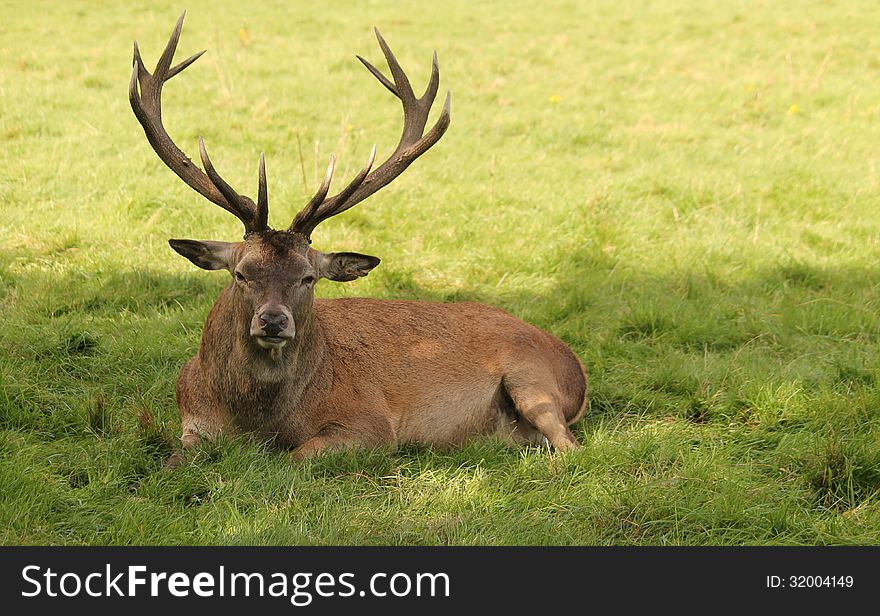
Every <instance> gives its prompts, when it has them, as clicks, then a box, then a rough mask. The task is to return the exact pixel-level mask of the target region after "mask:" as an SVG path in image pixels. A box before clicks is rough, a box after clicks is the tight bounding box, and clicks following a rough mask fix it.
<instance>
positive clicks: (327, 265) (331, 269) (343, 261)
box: [315, 250, 379, 282]
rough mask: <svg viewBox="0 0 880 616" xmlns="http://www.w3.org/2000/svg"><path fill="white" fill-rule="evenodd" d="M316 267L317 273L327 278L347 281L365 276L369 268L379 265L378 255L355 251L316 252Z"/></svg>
mask: <svg viewBox="0 0 880 616" xmlns="http://www.w3.org/2000/svg"><path fill="white" fill-rule="evenodd" d="M315 252H317V253H318V255H317V256H318V258H317V259H316V264H315V265H316V267H317V269H318V275H320V276H321V277H322V278H326V279H327V280H335V281H336V282H347V281H349V280H354V279H355V278H360V277H361V276H366V275H367V274H369V273H370V270H371V269H373V268H374V267H376V266H377V265H379V258H378V257H371V256H369V255H362V254H359V253H356V252H328V253H326V254H324V253H323V252H318V251H317V250H316V251H315Z"/></svg>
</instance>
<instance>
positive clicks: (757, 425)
mask: <svg viewBox="0 0 880 616" xmlns="http://www.w3.org/2000/svg"><path fill="white" fill-rule="evenodd" d="M552 262H553V264H554V267H553V270H552V271H549V272H547V277H548V278H549V279H550V281H551V282H550V284H547V285H544V286H543V287H542V288H541V290H540V291H533V290H530V289H524V288H516V287H505V286H504V285H499V286H487V285H484V286H480V287H475V288H473V289H467V290H463V289H443V288H436V287H432V286H428V285H425V284H422V283H421V282H420V280H419V276H418V275H416V274H414V273H413V272H412V271H407V270H402V269H397V268H394V267H393V266H391V267H389V266H388V265H387V264H386V265H383V269H382V270H377V272H376V273H375V274H373V278H374V280H375V279H378V283H379V287H378V290H377V291H376V292H374V293H373V296H375V297H379V298H384V299H390V298H394V299H411V300H421V301H437V302H450V301H477V302H483V303H487V304H491V305H494V306H498V307H501V308H503V309H506V310H508V311H509V312H511V313H513V314H516V315H517V316H520V317H521V318H524V319H525V320H527V321H529V322H531V323H534V324H536V325H538V326H540V327H543V328H545V329H547V330H549V331H551V332H553V333H554V334H556V335H558V336H559V337H561V338H562V339H563V340H565V341H566V342H567V343H568V344H569V345H571V346H572V348H573V349H574V350H575V351H576V352H577V353H578V354H579V356H580V357H581V358H582V360H583V361H584V364H585V365H586V367H587V370H588V373H589V375H590V380H591V394H590V398H591V405H592V406H591V410H592V412H591V414H590V415H588V416H587V417H586V418H585V419H584V420H583V421H582V422H581V424H580V425H579V426H578V427H577V434H578V438H579V439H580V440H582V441H589V440H590V438H591V435H592V434H593V433H594V432H595V431H596V430H597V429H599V428H600V427H607V426H618V427H620V426H628V428H627V429H629V428H633V429H635V427H637V426H643V425H645V423H646V422H657V421H661V422H662V421H674V422H684V423H685V424H687V425H690V426H694V427H696V428H699V429H704V430H708V431H709V436H708V437H707V438H709V439H710V440H711V439H719V442H722V441H723V438H725V437H723V434H724V433H725V430H727V431H728V432H730V431H732V432H733V433H734V434H735V435H741V434H751V435H752V436H750V437H749V438H750V439H751V440H749V438H744V441H743V442H746V443H750V445H749V446H750V447H753V448H755V449H756V450H760V449H761V448H762V447H765V448H767V449H770V448H772V447H773V446H777V447H779V446H782V443H783V440H784V438H783V437H791V438H792V439H795V440H796V439H797V438H798V436H797V435H798V434H802V433H807V434H811V435H814V436H815V438H814V439H813V441H814V442H813V443H812V444H806V445H805V444H799V445H798V446H797V447H796V448H792V450H791V456H792V457H793V459H794V460H795V465H794V466H795V467H797V468H798V469H799V471H798V472H800V473H802V474H803V476H804V477H805V480H806V482H807V483H808V484H809V486H810V487H811V489H812V490H813V492H814V494H815V495H816V498H817V501H818V502H819V503H821V504H822V505H823V506H828V507H834V508H838V509H844V510H845V509H849V508H853V507H856V506H857V504H858V503H859V502H862V501H864V500H865V499H867V498H871V497H872V496H874V495H876V494H877V492H878V490H880V474H878V473H877V472H876V471H874V470H871V469H876V468H878V467H880V459H878V458H877V455H876V454H875V453H873V452H875V451H876V450H875V449H874V448H872V447H870V446H869V444H870V442H872V439H876V424H877V408H878V402H880V394H878V393H877V391H876V378H877V360H878V358H880V310H878V308H880V306H878V303H880V291H878V284H877V282H876V281H878V280H880V276H878V274H880V271H878V270H875V269H873V268H837V269H831V268H820V267H816V266H812V265H809V264H804V263H787V264H782V265H779V266H778V267H774V268H770V269H765V270H761V271H755V272H751V273H742V272H741V271H738V273H735V274H730V275H727V276H722V275H718V274H714V273H711V272H695V271H674V272H664V273H653V272H646V271H640V270H636V269H632V268H626V267H622V266H620V264H619V263H617V262H616V261H614V260H613V259H611V258H609V257H608V256H607V255H605V254H604V253H602V252H601V251H598V252H597V251H594V250H590V249H575V250H569V251H565V252H560V254H559V255H558V258H556V259H553V260H552ZM0 281H2V285H3V295H2V296H0V301H3V302H4V304H5V308H6V309H7V313H8V314H9V318H8V319H7V320H6V322H5V323H4V324H3V325H2V326H0V337H2V341H3V343H4V347H5V348H6V349H7V350H5V351H2V352H0V361H2V364H0V368H2V372H0V377H2V379H3V381H2V385H3V397H2V399H0V406H2V415H0V426H2V427H3V428H5V429H11V430H15V431H17V432H20V433H27V432H33V433H34V434H36V435H39V436H38V437H37V438H40V439H52V438H63V437H69V436H76V435H80V436H81V437H83V438H98V439H100V438H126V439H127V440H126V442H129V443H137V444H136V445H135V446H137V447H138V448H141V449H143V451H144V453H145V456H146V459H147V460H148V462H147V463H146V466H144V465H143V464H141V465H140V466H139V467H138V469H136V470H137V472H134V471H132V472H133V476H134V477H135V478H134V479H133V480H132V485H135V486H137V485H139V482H140V481H141V480H142V479H143V477H145V476H147V475H148V474H149V473H151V472H155V471H156V470H158V469H159V468H161V465H160V462H161V458H162V457H163V456H166V455H167V454H168V453H169V452H170V449H171V448H172V446H173V443H174V437H173V436H170V435H172V434H173V433H175V430H176V425H177V424H176V423H175V422H176V421H177V420H176V419H170V418H176V409H174V408H173V396H172V394H171V391H173V382H174V380H175V378H176V372H177V370H178V369H179V367H180V366H181V365H182V364H183V363H184V361H185V360H186V359H187V358H188V357H189V355H190V354H191V352H192V350H193V342H194V341H195V340H197V338H198V332H199V331H200V329H201V324H202V322H203V321H204V318H205V316H206V315H207V311H208V308H209V306H210V304H211V302H212V301H213V298H214V297H215V296H216V294H217V293H219V290H220V288H221V287H222V284H223V282H224V281H221V279H220V277H219V276H211V275H210V274H204V273H202V272H191V273H185V274H167V273H163V272H157V271H151V270H143V269H135V270H128V271H118V272H112V273H110V274H108V275H105V276H103V277H98V278H96V279H91V280H84V279H83V278H82V276H73V275H71V276H59V275H54V274H49V273H45V272H37V271H27V270H26V271H24V272H21V271H17V272H15V273H12V271H11V269H10V268H9V267H4V268H2V271H0ZM20 299H21V300H22V301H19V300H20ZM181 322H183V323H184V324H185V326H186V328H187V330H188V331H189V334H188V338H186V339H185V340H183V341H182V339H181V333H180V324H181ZM134 331H139V332H140V334H139V335H138V336H137V337H136V338H135V337H134V334H133V333H132V332H134ZM130 336H131V338H129V337H130ZM130 339H131V340H133V341H135V342H128V340H130ZM144 358H147V359H148V361H143V360H144ZM120 366H122V367H128V368H127V369H128V372H127V373H126V372H125V370H121V369H120ZM110 380H112V381H113V382H112V383H111V382H109V381H110ZM102 381H103V382H102ZM157 388H158V390H159V391H158V392H157V393H156V392H155V390H156V389H157ZM105 389H106V390H107V393H106V397H104V393H103V391H104V390H105ZM96 390H99V391H100V392H101V397H100V400H101V402H100V404H99V403H98V402H96V400H98V398H97V397H96V396H97V394H96ZM145 391H153V392H154V393H153V394H151V396H152V397H151V396H150V395H145V394H144V393H143V392H145ZM145 399H146V400H147V402H146V404H149V402H150V401H151V400H159V401H161V404H163V405H164V406H169V405H170V408H163V409H162V410H161V411H160V412H159V413H157V414H158V415H159V419H158V420H157V419H155V418H154V417H153V415H152V414H150V413H148V414H147V419H144V415H143V414H141V415H139V414H138V411H137V409H138V408H142V407H144V405H145V402H144V400H145ZM859 413H861V416H859ZM120 415H122V420H121V421H120V420H117V418H118V417H119V416H120ZM859 421H861V422H862V423H861V424H858V422H859ZM853 424H855V427H852V426H853ZM157 426H158V427H157ZM731 426H732V427H731ZM844 428H846V430H845V429H844ZM755 434H757V435H758V436H757V437H755V436H754V435H755ZM120 435H121V436H120ZM126 435H129V436H128V437H126ZM780 435H781V436H780ZM131 437H133V438H131ZM480 447H481V446H479V445H469V446H468V448H467V449H466V450H465V451H466V453H467V455H466V456H465V457H462V455H459V454H456V453H454V452H451V453H449V454H448V455H447V453H446V452H444V451H443V450H433V449H430V448H418V447H404V448H401V449H399V450H397V451H395V452H385V453H378V454H364V455H356V456H332V457H329V458H327V459H326V460H322V461H317V462H314V463H312V465H311V466H310V468H311V469H312V472H314V473H317V475H318V476H321V475H322V474H323V475H333V474H340V473H341V474H357V473H361V474H365V475H367V476H370V477H373V478H374V479H375V478H378V477H382V476H384V474H387V473H390V472H391V471H393V470H394V469H395V468H398V470H399V467H400V466H401V464H404V465H405V464H407V463H416V464H422V463H424V464H427V465H431V466H434V467H448V468H449V469H451V468H453V467H454V468H459V467H461V465H462V464H466V463H467V459H468V458H469V457H474V456H477V457H478V458H479V459H485V458H488V459H491V460H492V461H493V464H499V465H502V466H504V465H512V464H515V463H516V461H517V460H519V459H520V456H521V452H520V451H518V450H516V449H511V448H507V447H503V446H498V445H497V444H492V445H487V446H486V447H483V448H480ZM216 451H219V452H221V453H217V454H216V455H222V451H223V450H222V449H221V450H216ZM69 475H70V477H71V482H72V483H71V485H79V486H83V485H87V484H88V483H89V481H87V480H86V478H84V475H83V473H82V471H78V470H76V469H73V470H71V471H70V473H69ZM134 489H136V488H134ZM202 498H203V497H202V496H199V497H198V498H196V500H197V501H199V500H200V499H202Z"/></svg>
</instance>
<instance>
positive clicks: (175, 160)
mask: <svg viewBox="0 0 880 616" xmlns="http://www.w3.org/2000/svg"><path fill="white" fill-rule="evenodd" d="M185 16H186V12H185V11H184V13H183V14H182V15H181V16H180V18H179V19H178V20H177V26H176V27H175V28H174V32H173V33H172V34H171V38H170V39H169V40H168V44H167V45H166V46H165V51H163V52H162V56H161V57H160V58H159V62H158V63H157V64H156V68H155V70H154V71H153V74H152V75H151V74H150V73H149V72H148V71H147V69H146V68H145V67H144V62H143V60H142V59H141V53H140V50H139V49H138V44H137V41H135V43H134V58H133V60H132V64H133V68H132V71H131V82H130V83H129V86H128V99H129V101H130V102H131V108H132V110H133V111H134V115H135V116H137V119H138V121H139V122H140V123H141V126H142V127H143V129H144V133H146V135H147V140H148V141H149V142H150V145H151V146H153V149H154V150H155V151H156V154H158V155H159V158H161V159H162V162H164V163H165V164H166V165H168V167H169V168H170V169H171V170H172V171H173V172H174V173H176V174H177V175H178V177H180V179H182V180H183V181H184V182H186V183H187V185H188V186H189V187H190V188H192V189H193V190H195V191H196V192H197V193H199V194H200V195H202V196H203V197H205V198H206V199H208V200H209V201H211V202H213V203H216V204H217V205H219V206H220V207H222V208H223V209H225V210H227V211H229V212H232V213H233V214H235V216H236V217H238V219H239V220H241V222H242V223H244V228H245V235H247V234H249V233H254V232H259V231H265V230H266V229H268V217H269V206H268V202H267V198H266V194H267V193H266V167H265V162H264V160H263V155H262V154H261V155H260V181H259V196H258V199H257V203H256V204H255V203H254V202H253V200H252V199H251V198H250V197H247V196H245V195H240V194H238V192H236V190H235V189H234V188H232V187H231V186H230V185H229V184H227V183H226V182H225V181H224V180H223V178H221V177H220V175H219V174H218V173H217V171H216V170H215V169H214V165H212V164H211V160H210V159H209V158H208V152H207V151H206V150H205V143H204V141H203V139H202V138H201V137H199V155H200V157H201V159H202V165H204V167H205V171H204V172H203V171H202V170H201V169H199V168H198V167H196V166H195V165H194V164H193V163H192V161H191V160H190V159H189V158H188V157H187V156H186V154H184V153H183V151H182V150H181V149H180V148H178V147H177V145H175V143H174V141H172V139H171V137H169V136H168V133H167V132H166V130H165V127H164V126H162V86H163V85H164V84H165V82H166V81H168V80H169V79H171V78H172V77H174V76H175V75H177V74H178V73H180V72H181V71H183V70H184V69H185V68H187V67H188V66H189V65H190V64H192V63H193V62H195V61H196V60H198V59H199V57H201V55H202V54H203V53H205V52H204V51H200V52H199V53H197V54H195V55H192V56H190V57H189V58H187V59H186V60H184V61H183V62H181V63H180V64H178V65H176V66H173V67H172V66H171V61H172V60H173V59H174V52H175V50H176V49H177V42H178V41H179V40H180V32H181V30H182V29H183V18H184V17H185ZM138 86H140V91H138Z"/></svg>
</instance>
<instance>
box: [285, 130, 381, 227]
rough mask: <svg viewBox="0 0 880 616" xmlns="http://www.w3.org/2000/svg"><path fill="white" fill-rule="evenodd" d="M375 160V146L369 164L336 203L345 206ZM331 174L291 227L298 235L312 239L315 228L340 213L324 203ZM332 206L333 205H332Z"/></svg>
mask: <svg viewBox="0 0 880 616" xmlns="http://www.w3.org/2000/svg"><path fill="white" fill-rule="evenodd" d="M375 160H376V146H375V145H374V146H373V149H372V150H371V151H370V158H369V159H368V160H367V164H366V165H364V168H363V169H361V170H360V172H359V173H358V174H357V175H356V176H355V177H354V179H353V180H352V181H351V182H349V183H348V186H346V187H345V188H343V189H342V190H341V191H340V192H339V194H338V195H336V197H334V203H336V204H339V205H345V200H346V199H348V197H349V196H350V195H351V194H352V193H353V192H354V191H355V190H357V189H358V187H359V186H360V185H361V184H362V183H363V181H364V179H365V178H366V177H367V174H368V173H369V172H370V169H371V168H372V167H373V161H375ZM331 173H332V171H328V176H327V178H325V180H324V182H325V183H324V184H322V185H321V188H320V189H319V190H318V193H317V194H316V195H315V197H313V198H312V201H310V202H309V204H308V205H307V206H306V207H305V208H303V211H302V212H300V213H299V214H297V217H296V218H295V219H294V221H293V224H292V225H291V229H294V230H296V231H297V232H298V233H302V234H303V235H305V236H306V237H310V236H311V234H312V231H314V230H315V227H317V226H318V225H319V224H321V222H322V221H324V220H327V219H328V218H330V217H331V216H335V215H336V214H339V213H340V212H339V211H336V210H331V209H329V208H327V207H326V206H327V203H324V202H323V199H324V197H325V196H326V195H327V189H328V188H329V187H330V183H329V182H328V181H327V180H328V179H329V177H330V175H329V174H331ZM319 195H320V196H321V200H320V201H316V199H317V197H318V196H319ZM328 203H330V202H328ZM330 205H332V203H331V204H330Z"/></svg>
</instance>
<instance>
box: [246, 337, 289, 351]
mask: <svg viewBox="0 0 880 616" xmlns="http://www.w3.org/2000/svg"><path fill="white" fill-rule="evenodd" d="M254 338H255V339H256V341H257V344H258V345H260V346H261V347H263V348H264V349H279V348H281V347H283V346H284V345H285V344H287V342H288V340H290V338H291V337H290V336H254Z"/></svg>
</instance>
